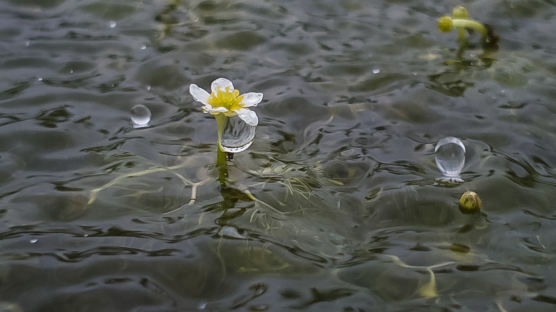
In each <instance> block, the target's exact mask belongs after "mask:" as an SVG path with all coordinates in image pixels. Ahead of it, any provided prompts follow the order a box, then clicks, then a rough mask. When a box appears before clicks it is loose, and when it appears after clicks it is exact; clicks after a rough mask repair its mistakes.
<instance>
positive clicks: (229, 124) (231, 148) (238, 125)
mask: <svg viewBox="0 0 556 312" xmlns="http://www.w3.org/2000/svg"><path fill="white" fill-rule="evenodd" d="M256 128H257V127H256V126H250V125H248V124H246V123H245V121H243V120H242V119H241V118H239V117H238V116H234V117H230V118H227V120H226V124H225V125H224V130H223V131H222V138H221V141H220V147H221V148H222V151H224V152H227V153H239V152H242V151H244V150H246V149H247V148H249V146H251V144H252V143H253V139H254V138H255V129H256Z"/></svg>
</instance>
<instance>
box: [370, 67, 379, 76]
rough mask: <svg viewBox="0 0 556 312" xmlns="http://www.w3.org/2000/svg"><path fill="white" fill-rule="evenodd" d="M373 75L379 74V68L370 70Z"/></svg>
mask: <svg viewBox="0 0 556 312" xmlns="http://www.w3.org/2000/svg"><path fill="white" fill-rule="evenodd" d="M372 72H373V74H375V75H376V74H380V68H373V70H372Z"/></svg>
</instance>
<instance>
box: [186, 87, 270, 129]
mask: <svg viewBox="0 0 556 312" xmlns="http://www.w3.org/2000/svg"><path fill="white" fill-rule="evenodd" d="M210 88H211V91H212V92H211V93H210V94H209V93H208V92H207V91H205V90H203V89H201V88H200V87H199V86H197V85H196V84H194V83H192V84H191V85H189V93H191V96H193V98H194V99H195V101H199V102H201V103H203V111H204V112H205V113H209V114H212V115H217V114H224V115H226V116H227V117H232V116H235V115H238V116H239V118H241V119H242V120H243V121H245V123H246V124H248V125H250V126H256V125H257V124H258V123H259V119H258V118H257V114H256V113H255V112H254V111H252V110H250V109H248V107H254V106H257V104H259V103H260V102H261V101H262V99H263V94H262V93H254V92H249V93H244V94H242V95H239V90H236V89H234V85H233V84H232V82H231V81H230V80H228V79H226V78H218V79H216V80H215V81H213V82H212V84H211V86H210Z"/></svg>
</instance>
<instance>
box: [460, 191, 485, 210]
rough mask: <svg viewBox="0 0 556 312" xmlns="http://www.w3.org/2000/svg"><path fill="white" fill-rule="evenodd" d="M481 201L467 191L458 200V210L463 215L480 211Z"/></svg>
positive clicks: (474, 194) (477, 196) (473, 193)
mask: <svg viewBox="0 0 556 312" xmlns="http://www.w3.org/2000/svg"><path fill="white" fill-rule="evenodd" d="M481 205H482V203H481V199H480V198H479V195H477V193H475V192H470V191H467V192H465V193H463V195H461V197H460V199H459V208H460V210H461V211H462V212H464V213H472V212H475V211H479V210H481Z"/></svg>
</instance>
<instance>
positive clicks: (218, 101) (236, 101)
mask: <svg viewBox="0 0 556 312" xmlns="http://www.w3.org/2000/svg"><path fill="white" fill-rule="evenodd" d="M242 101H243V95H239V90H230V87H226V90H217V91H216V92H212V93H211V94H210V96H209V98H208V101H207V103H208V104H210V106H212V107H224V108H226V109H227V110H229V111H236V110H239V109H241V108H242V107H243V104H242V103H241V102H242Z"/></svg>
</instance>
